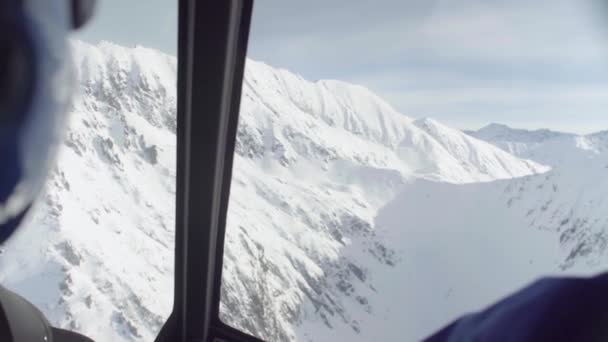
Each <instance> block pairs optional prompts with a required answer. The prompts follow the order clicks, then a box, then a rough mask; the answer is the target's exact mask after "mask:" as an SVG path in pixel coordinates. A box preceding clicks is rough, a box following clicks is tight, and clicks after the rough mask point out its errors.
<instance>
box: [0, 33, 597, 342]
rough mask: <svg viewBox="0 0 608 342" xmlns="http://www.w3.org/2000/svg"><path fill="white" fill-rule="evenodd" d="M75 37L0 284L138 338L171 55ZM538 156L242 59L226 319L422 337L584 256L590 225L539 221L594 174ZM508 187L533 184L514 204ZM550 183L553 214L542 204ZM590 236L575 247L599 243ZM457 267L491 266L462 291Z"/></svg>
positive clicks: (171, 85)
mask: <svg viewBox="0 0 608 342" xmlns="http://www.w3.org/2000/svg"><path fill="white" fill-rule="evenodd" d="M72 45H73V49H74V55H75V56H74V57H75V58H74V60H75V65H76V68H77V75H78V80H79V82H80V83H79V84H80V86H81V91H80V94H79V95H78V96H76V98H75V99H74V103H73V106H72V109H71V112H72V113H71V124H70V129H69V131H68V134H67V139H66V142H65V146H64V149H63V151H62V153H61V156H60V158H59V162H58V165H57V167H56V169H55V170H54V171H53V172H52V174H51V175H50V178H49V181H48V184H47V189H46V192H45V194H44V195H43V196H42V197H41V199H40V201H39V202H38V204H37V207H36V210H34V212H33V214H32V215H31V217H30V218H29V223H28V224H27V227H25V228H24V229H23V230H22V231H21V232H20V233H19V234H18V235H17V236H15V237H14V238H13V239H12V240H10V241H9V242H8V243H7V244H6V245H5V246H3V248H4V249H3V252H2V257H1V258H0V281H1V282H2V283H3V284H4V285H6V286H8V287H9V288H12V289H14V290H16V291H17V292H19V293H21V294H23V295H24V296H26V297H27V298H29V299H30V300H32V301H33V302H34V304H36V305H38V306H39V307H40V308H41V309H42V310H43V311H44V312H45V313H46V314H47V315H48V317H49V319H50V320H51V322H52V323H54V324H56V325H59V326H63V327H68V328H70V329H75V330H78V331H81V332H83V333H85V334H88V335H90V336H92V337H93V338H95V339H97V340H100V341H149V340H152V338H153V337H154V336H155V334H156V333H157V332H158V330H159V329H160V326H161V324H162V322H163V321H164V319H165V318H166V317H167V315H168V314H169V312H170V310H171V306H172V297H173V289H172V277H173V244H174V236H173V233H174V227H173V225H174V209H175V208H174V195H175V144H176V142H175V115H176V109H175V103H176V94H175V89H176V87H175V85H176V60H175V58H174V57H171V56H167V55H164V54H162V53H160V52H158V51H154V50H151V49H146V48H143V47H137V48H133V49H129V48H124V47H120V46H117V45H115V44H112V43H108V42H104V43H101V44H99V45H98V46H92V45H89V44H87V43H84V42H78V41H75V42H73V44H72ZM594 139H595V140H594ZM602 139H603V138H602V136H601V135H598V136H596V137H594V138H593V139H592V138H588V139H587V140H585V141H586V142H587V141H589V142H594V141H598V142H597V143H593V146H599V141H603V140H602ZM583 145H584V144H582V143H580V144H578V145H575V146H579V147H581V146H583ZM603 146H606V145H603ZM578 150H581V151H588V153H596V152H591V151H596V150H597V148H595V147H594V148H589V149H583V148H578ZM598 151H599V150H598ZM535 156H536V155H535V154H530V156H529V157H528V156H523V157H522V156H519V157H516V156H514V155H512V154H510V153H508V152H505V151H503V150H501V149H500V148H498V147H496V146H494V145H492V144H491V143H488V142H485V141H481V140H479V139H476V138H473V137H471V136H469V135H466V134H465V133H463V132H460V131H458V130H455V129H452V128H450V127H447V126H444V125H442V124H441V123H439V122H437V121H435V120H432V119H417V120H415V119H412V118H409V117H407V116H405V115H403V114H401V113H399V112H397V111H396V110H395V109H393V108H392V107H391V106H390V105H389V104H387V103H386V102H384V101H383V100H382V99H380V98H379V97H378V96H376V95H375V94H373V93H372V92H371V91H370V90H368V89H366V88H364V87H361V86H356V85H350V84H347V83H344V82H340V81H318V82H309V81H306V80H304V79H302V78H301V77H300V76H298V75H296V74H293V73H291V72H289V71H286V70H279V69H275V68H273V67H270V66H268V65H266V64H263V63H260V62H256V61H252V60H248V61H247V67H246V73H245V81H244V84H243V95H242V105H241V116H240V122H239V130H238V134H237V144H236V156H235V162H234V173H233V182H232V189H231V202H230V208H229V218H228V228H227V229H228V233H227V236H226V254H225V259H224V278H223V288H222V302H221V308H220V309H221V310H220V311H221V318H222V319H223V320H225V321H226V322H227V323H230V324H232V325H235V326H237V327H239V328H241V329H243V330H246V331H248V332H251V333H254V334H256V335H259V336H261V337H264V338H266V339H269V340H274V341H290V340H301V341H308V340H315V341H329V340H370V339H390V338H392V337H395V333H396V330H395V329H406V331H407V332H408V334H410V335H406V336H411V337H412V338H419V337H422V336H423V335H424V334H427V333H430V332H431V330H432V329H435V328H438V327H439V326H440V325H441V324H444V323H447V320H448V319H450V318H451V317H453V316H454V315H457V314H459V313H461V312H462V311H463V310H469V309H474V308H477V307H479V306H480V305H484V304H487V303H488V302H489V301H490V300H492V299H494V298H497V296H500V295H503V294H505V293H506V292H508V291H511V290H515V287H517V286H519V285H521V284H523V283H525V282H526V281H528V280H530V279H531V278H533V277H534V276H535V275H537V274H540V273H541V272H546V271H553V270H555V271H556V272H557V271H559V270H561V269H562V268H565V269H568V268H569V267H570V266H569V265H575V264H576V265H578V264H585V265H587V264H588V262H587V261H588V260H591V259H589V258H586V256H585V255H583V256H576V258H574V259H568V260H566V259H567V255H569V254H568V252H569V251H572V250H575V249H576V247H572V246H578V242H579V241H587V240H589V239H592V236H594V235H585V236H584V237H583V236H580V237H579V236H578V235H576V234H578V233H575V235H576V237H574V238H572V239H570V240H568V241H569V242H566V243H560V241H559V238H558V235H556V234H555V232H547V231H545V230H542V229H540V230H539V229H537V226H538V224H539V223H542V224H543V225H544V226H547V227H554V226H555V223H556V222H561V221H559V220H560V219H562V220H563V219H566V217H570V216H572V215H571V214H570V213H571V210H570V209H571V208H572V209H573V210H574V209H575V206H576V205H578V204H577V203H578V202H576V203H574V204H573V202H572V198H573V197H574V192H575V191H576V189H579V188H581V187H584V186H588V187H591V184H595V183H593V182H592V181H591V180H589V179H586V180H580V181H579V182H578V183H564V184H568V186H569V185H572V188H571V190H567V191H566V190H564V192H563V195H561V194H562V193H561V192H560V195H559V196H558V197H551V196H554V195H553V193H552V192H551V191H552V190H551V189H552V187H551V186H550V185H551V184H546V185H543V186H544V188H542V189H544V190H542V191H541V190H538V191H537V190H536V189H537V188H536V187H535V186H539V185H540V184H541V183H542V182H543V181H542V180H543V179H545V178H542V177H550V178H549V179H551V180H552V182H553V181H554V182H555V183H556V184H558V186H560V188H561V186H562V179H561V178H559V177H562V176H557V175H561V174H562V173H560V170H558V169H557V166H556V165H557V164H555V163H550V161H551V158H545V159H543V158H537V159H535V158H533V157H535ZM581 158H586V157H581ZM529 159H532V160H534V161H532V160H529ZM594 165H595V164H594ZM598 165H599V164H598ZM550 167H554V169H553V170H551V171H549V170H550ZM593 170H595V171H593V172H597V173H596V174H590V176H594V177H595V176H597V177H599V176H600V172H601V171H602V170H603V169H601V170H600V168H595V169H593ZM576 172H578V169H577V171H572V175H571V176H566V174H567V173H566V171H564V176H563V177H564V180H563V182H566V180H567V181H568V182H570V181H572V182H574V180H575V179H576ZM589 172H591V171H589ZM524 176H525V177H524ZM515 177H524V178H517V180H509V179H511V178H515ZM528 179H529V180H530V181H527V180H528ZM497 180H500V181H497ZM518 182H528V183H525V184H528V185H527V186H526V187H525V189H526V191H525V192H524V193H525V194H529V196H525V198H524V199H522V200H521V201H520V202H517V203H516V204H513V205H511V206H509V205H508V201H509V199H511V197H515V198H517V195H515V194H516V193H517V191H518V190H517V189H519V188H518V187H517V184H519V183H518ZM586 182H588V183H586ZM512 184H515V185H512ZM522 184H523V183H522ZM532 184H533V185H534V186H533V185H532ZM543 184H544V183H543ZM563 186H564V187H566V185H563ZM507 188H509V189H511V190H509V191H510V192H509V191H506V190H504V189H507ZM504 191H506V192H504ZM586 194H587V193H586ZM586 194H585V196H584V198H585V199H587V195H586ZM589 194H591V192H589ZM600 194H601V191H600V190H597V191H596V192H595V193H593V196H592V197H589V198H592V199H594V200H597V201H600ZM427 195H428V196H429V197H426V196H427ZM549 197H551V198H555V199H554V200H553V202H551V203H550V204H549V205H548V206H549V207H551V209H553V208H555V210H557V209H559V210H560V213H562V214H563V215H562V214H560V215H561V216H556V217H553V216H551V218H549V216H547V215H549V214H545V211H542V210H541V209H542V207H544V203H545V202H546V201H547V199H548V198H549ZM505 201H506V202H505ZM513 201H515V200H513ZM505 203H507V204H505ZM581 203H583V202H581ZM602 203H603V202H602ZM573 205H574V206H573ZM529 208H533V209H535V213H536V214H535V215H536V216H533V217H534V218H536V219H537V220H536V221H534V222H535V223H534V224H532V223H531V221H530V218H528V217H527V216H526V215H525V214H526V213H527V211H526V210H527V209H529ZM578 208H579V207H576V209H577V210H578ZM581 208H582V207H581ZM598 208H599V207H598ZM547 210H549V209H547ZM600 212H601V211H600V209H597V211H593V212H590V211H585V210H583V209H580V211H577V212H576V215H574V216H572V219H573V220H576V219H577V218H580V219H583V218H585V217H588V216H589V215H596V214H597V215H596V216H593V217H598V219H601V216H599V215H600ZM522 213H523V214H522ZM473 214H474V215H473ZM569 215H570V216H569ZM522 216H523V217H522ZM496 219H499V221H500V224H498V225H496V224H493V220H496ZM573 222H574V221H573ZM593 227H594V228H593V229H595V230H596V231H598V232H600V231H602V229H603V228H602V227H603V226H602V225H601V224H598V225H597V226H593ZM460 232H462V233H460ZM581 239H583V240H581ZM584 239H587V240H584ZM589 241H591V240H589ZM589 243H591V242H589ZM520 249H521V250H522V251H523V252H522V254H521V255H515V256H513V257H511V256H510V254H514V252H512V251H514V250H520ZM592 249H593V248H592ZM596 249H597V252H596ZM596 249H594V250H593V252H590V253H588V254H586V255H591V254H593V253H595V254H593V255H598V257H599V256H601V255H603V254H602V253H603V249H602V248H599V247H598V248H596ZM458 251H464V253H463V254H459V253H458ZM528 252H529V254H527V253H528ZM509 253H510V254H509ZM537 255H538V257H536V256H537ZM530 258H533V259H534V265H533V266H531V264H530V263H529V260H530ZM451 266H455V267H454V268H451ZM456 266H458V267H460V268H467V267H469V269H470V272H473V271H475V272H477V273H478V274H487V273H488V272H490V271H491V270H492V269H493V267H494V269H495V268H496V267H498V268H503V269H504V274H500V275H492V277H491V278H492V281H491V282H490V283H488V285H487V288H486V289H479V290H476V287H475V285H477V282H475V279H476V278H475V277H473V276H467V275H464V274H462V273H459V272H460V271H459V269H460V268H456ZM560 266H561V268H560ZM590 267H591V266H590ZM446 268H447V269H446ZM442 272H445V273H444V274H445V275H446V278H445V279H443V280H442V278H441V274H442ZM435 285H436V286H435ZM448 291H451V292H449V296H450V298H451V299H450V300H449V301H450V303H451V304H449V305H448V304H445V303H444V302H445V301H444V300H443V299H442V298H443V296H444V294H445V293H447V292H448ZM452 293H453V294H452ZM476 295H478V296H477V297H475V298H473V297H474V296H476ZM444 304H445V305H444ZM402 333H403V331H402Z"/></svg>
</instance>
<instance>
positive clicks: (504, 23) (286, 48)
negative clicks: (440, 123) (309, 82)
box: [250, 0, 608, 131]
mask: <svg viewBox="0 0 608 342" xmlns="http://www.w3.org/2000/svg"><path fill="white" fill-rule="evenodd" d="M328 3H331V4H328ZM292 5H294V2H286V1H272V0H269V1H265V2H261V1H260V2H257V3H256V6H258V7H257V8H256V10H255V14H254V26H253V36H252V42H251V45H250V46H251V49H250V51H251V55H252V57H253V58H254V59H255V58H257V59H261V60H264V61H266V62H268V63H270V64H273V65H277V66H282V67H286V68H288V69H291V70H293V71H296V72H299V73H302V74H303V75H304V76H305V77H307V78H311V79H318V78H338V79H344V80H348V81H353V82H356V83H360V84H363V85H365V86H368V87H369V88H371V89H372V90H374V91H376V92H378V93H379V94H380V95H381V96H383V97H384V98H386V99H387V100H389V102H391V103H393V104H394V105H395V106H396V107H397V108H399V109H400V110H402V111H403V112H404V113H406V114H409V115H412V116H427V115H433V116H436V117H439V118H440V119H443V120H446V121H448V122H451V123H455V124H458V125H459V126H462V125H463V124H464V125H470V126H479V125H481V124H484V123H486V122H488V121H506V122H511V123H515V124H518V125H520V126H521V125H531V124H535V125H542V126H550V127H558V126H560V127H561V126H564V125H565V126H568V127H572V125H573V123H574V121H576V122H578V123H577V128H573V129H575V130H579V131H580V130H585V129H590V127H593V128H594V129H595V128H596V127H597V126H598V125H606V127H608V121H603V119H601V117H602V116H603V113H604V112H605V108H608V107H607V106H606V105H607V104H608V100H605V99H606V98H607V96H606V95H608V94H607V92H606V89H607V88H608V35H607V34H606V32H607V30H606V27H605V25H604V24H605V22H606V20H607V19H606V17H604V16H602V15H601V13H599V14H600V15H598V9H599V7H597V6H595V5H596V3H594V2H592V1H580V0H554V1H547V0H541V1H522V0H514V1H495V0H484V1H481V0H444V1H386V2H385V1H383V2H381V3H379V2H375V1H365V2H364V1H331V2H326V1H323V2H322V1H318V0H314V1H309V2H306V3H305V4H304V3H302V4H299V5H296V7H295V8H294V7H290V6H292ZM298 6H299V7H298ZM571 117H575V119H572V118H571Z"/></svg>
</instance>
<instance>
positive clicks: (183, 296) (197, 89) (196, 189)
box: [156, 0, 262, 342]
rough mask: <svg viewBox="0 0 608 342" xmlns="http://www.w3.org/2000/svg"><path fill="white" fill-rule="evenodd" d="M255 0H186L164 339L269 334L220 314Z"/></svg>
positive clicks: (181, 7) (181, 9) (182, 1)
mask: <svg viewBox="0 0 608 342" xmlns="http://www.w3.org/2000/svg"><path fill="white" fill-rule="evenodd" d="M252 8H253V0H224V1H213V0H203V1H196V0H180V1H179V15H178V18H179V19H178V20H179V24H178V25H179V28H178V67H177V69H178V78H177V79H178V82H177V83H178V84H177V167H176V170H177V171H176V215H175V275H174V284H175V287H174V299H173V311H172V313H171V315H170V317H169V319H168V320H167V321H166V322H165V324H164V325H163V327H162V329H161V331H160V333H159V335H158V336H157V338H156V341H157V342H165V341H167V342H168V341H184V342H186V341H262V340H260V339H258V338H255V337H253V336H250V335H248V334H246V333H243V332H241V331H239V330H237V329H235V328H232V327H230V326H228V325H226V324H224V323H223V322H222V321H221V320H220V319H219V305H220V290H221V284H222V265H223V254H224V235H225V231H226V214H227V210H228V200H229V195H230V183H231V180H232V162H233V157H234V147H235V140H236V132H237V125H238V117H239V106H240V97H241V88H242V81H243V74H244V69H245V60H246V52H247V42H248V37H249V27H250V23H251V13H252Z"/></svg>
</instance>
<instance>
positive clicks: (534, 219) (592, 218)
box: [375, 126, 608, 340]
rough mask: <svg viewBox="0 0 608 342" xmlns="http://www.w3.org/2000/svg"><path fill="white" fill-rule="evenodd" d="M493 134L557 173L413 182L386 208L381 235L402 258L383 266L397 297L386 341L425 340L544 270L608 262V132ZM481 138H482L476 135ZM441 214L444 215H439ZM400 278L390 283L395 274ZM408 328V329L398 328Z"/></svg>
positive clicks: (579, 269) (590, 268)
mask: <svg viewBox="0 0 608 342" xmlns="http://www.w3.org/2000/svg"><path fill="white" fill-rule="evenodd" d="M494 128H495V129H496V130H495V131H494V133H496V132H497V131H498V133H499V134H487V133H488V129H484V130H483V131H484V134H485V138H486V139H488V141H490V142H492V143H495V144H496V145H497V146H502V147H509V146H514V145H513V144H520V145H519V147H521V148H520V149H518V150H517V151H518V153H520V154H521V155H522V156H524V157H526V158H530V159H533V160H535V161H537V162H540V163H543V164H547V165H551V167H552V170H550V171H549V172H547V173H544V174H539V175H530V176H525V177H520V178H515V179H506V180H497V181H493V182H486V183H470V184H446V183H442V182H431V181H428V180H416V181H414V182H411V183H408V184H406V185H405V186H404V187H403V188H402V189H401V193H400V194H398V195H397V196H395V198H394V199H393V200H392V201H390V202H389V203H388V204H387V205H386V206H384V207H383V208H382V209H381V210H380V211H379V213H378V215H377V217H376V220H375V225H376V231H377V234H378V235H380V236H383V237H385V238H386V241H389V242H388V243H387V244H386V246H387V247H388V248H390V249H392V250H394V251H395V255H396V256H398V257H399V258H400V259H401V262H399V263H397V264H396V266H395V268H394V270H392V271H385V272H384V274H383V272H382V270H381V269H379V272H378V273H377V277H378V278H379V279H386V280H383V281H378V282H377V284H378V287H377V290H378V291H379V292H382V293H384V294H385V296H384V297H383V298H390V301H389V302H382V298H379V302H378V303H376V307H382V308H385V310H386V311H388V312H391V313H396V312H399V315H387V322H388V323H390V324H386V327H387V329H386V330H385V331H384V332H383V335H382V336H383V338H386V339H396V338H404V337H403V335H402V334H403V332H404V331H405V332H407V335H406V336H405V338H406V339H407V340H410V339H411V340H417V339H420V338H422V337H424V336H426V335H428V334H430V333H431V332H433V331H435V330H436V329H438V328H440V327H441V326H443V325H445V324H447V323H448V322H449V321H451V320H452V319H454V318H456V317H457V316H459V315H461V314H462V313H464V312H467V311H472V310H480V309H482V308H484V307H485V306H486V305H488V304H489V303H492V302H494V301H496V300H498V299H499V298H501V297H503V296H505V295H508V294H509V293H511V292H513V291H515V290H516V289H518V288H520V287H521V286H524V285H526V284H528V283H530V282H532V281H534V280H535V279H537V278H538V277H539V276H547V275H564V274H577V275H589V274H595V273H597V272H602V271H605V269H606V265H607V264H608V249H607V247H608V218H607V217H606V213H607V212H608V201H606V193H608V168H607V167H608V151H607V150H606V146H607V145H606V142H607V141H608V140H607V135H606V133H605V132H599V133H595V134H591V135H587V136H577V135H574V134H567V133H548V131H546V130H543V131H524V130H511V129H510V128H508V127H506V126H500V127H494ZM469 134H473V135H475V136H480V135H479V134H475V133H469ZM438 213H440V215H438ZM389 279H390V280H389ZM391 327H398V329H391Z"/></svg>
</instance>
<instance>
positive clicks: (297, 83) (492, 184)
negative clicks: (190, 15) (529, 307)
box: [220, 0, 608, 341]
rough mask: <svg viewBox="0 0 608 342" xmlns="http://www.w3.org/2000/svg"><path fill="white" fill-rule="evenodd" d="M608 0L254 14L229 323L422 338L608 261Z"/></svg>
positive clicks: (255, 330) (324, 7) (227, 271)
mask: <svg viewBox="0 0 608 342" xmlns="http://www.w3.org/2000/svg"><path fill="white" fill-rule="evenodd" d="M601 13H606V11H605V8H602V7H601V3H600V2H594V1H565V0H564V1H535V2H530V1H504V2H496V1H491V2H488V1H476V0H464V1H384V2H382V3H381V4H380V3H378V2H373V1H367V2H361V1H359V2H352V1H332V2H331V3H329V2H326V1H313V2H310V1H309V2H300V3H297V4H296V3H294V2H279V1H258V2H257V3H255V6H254V11H253V19H252V31H251V38H250V42H249V53H248V54H249V59H248V60H247V65H246V72H245V79H244V83H243V91H242V99H241V112H240V118H239V126H238V133H237V141H236V150H235V155H234V169H233V178H232V185H231V195H230V206H229V212H228V219H227V221H228V222H227V230H226V231H227V233H226V246H225V254H224V259H223V260H224V265H223V284H222V291H221V295H222V299H221V305H220V318H221V319H222V321H223V322H225V323H226V324H229V325H231V326H233V327H236V328H238V329H241V330H242V331H245V332H248V333H250V334H253V335H255V336H257V337H260V338H263V339H265V340H268V341H330V340H331V341H372V340H387V341H393V340H394V341H397V340H402V341H410V340H412V341H413V340H420V339H421V338H424V337H426V336H428V335H429V334H431V333H433V332H435V331H437V330H438V329H440V328H441V327H442V326H444V325H445V324H447V323H449V322H450V321H451V320H453V319H455V318H457V317H458V316H460V315H462V314H464V313H466V312H470V311H474V310H479V309H482V308H484V307H485V306H487V305H489V304H491V303H492V302H494V301H496V300H498V299H499V298H501V297H503V296H505V295H507V294H510V293H512V292H513V291H515V290H517V289H518V288H520V287H522V286H524V285H527V284H528V283H530V282H532V281H533V280H535V279H536V278H538V277H540V276H546V275H567V274H569V275H571V274H595V273H597V272H600V271H603V270H606V268H607V266H608V261H607V260H608V259H606V257H607V252H608V251H607V249H606V246H607V244H606V241H607V239H608V230H607V225H606V223H607V222H608V221H607V219H608V217H607V216H606V212H607V210H606V209H607V208H606V202H605V201H604V200H603V198H604V196H605V194H606V193H607V192H608V187H607V186H608V182H607V181H608V173H606V172H607V171H606V163H607V160H608V159H607V157H608V154H607V153H608V152H607V151H608V133H606V132H605V131H604V130H606V129H608V117H607V116H606V115H605V113H604V111H605V108H607V105H608V62H607V61H608V58H607V57H608V31H607V30H608V26H606V25H607V24H608V21H607V18H606V17H605V16H602V14H601Z"/></svg>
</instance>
